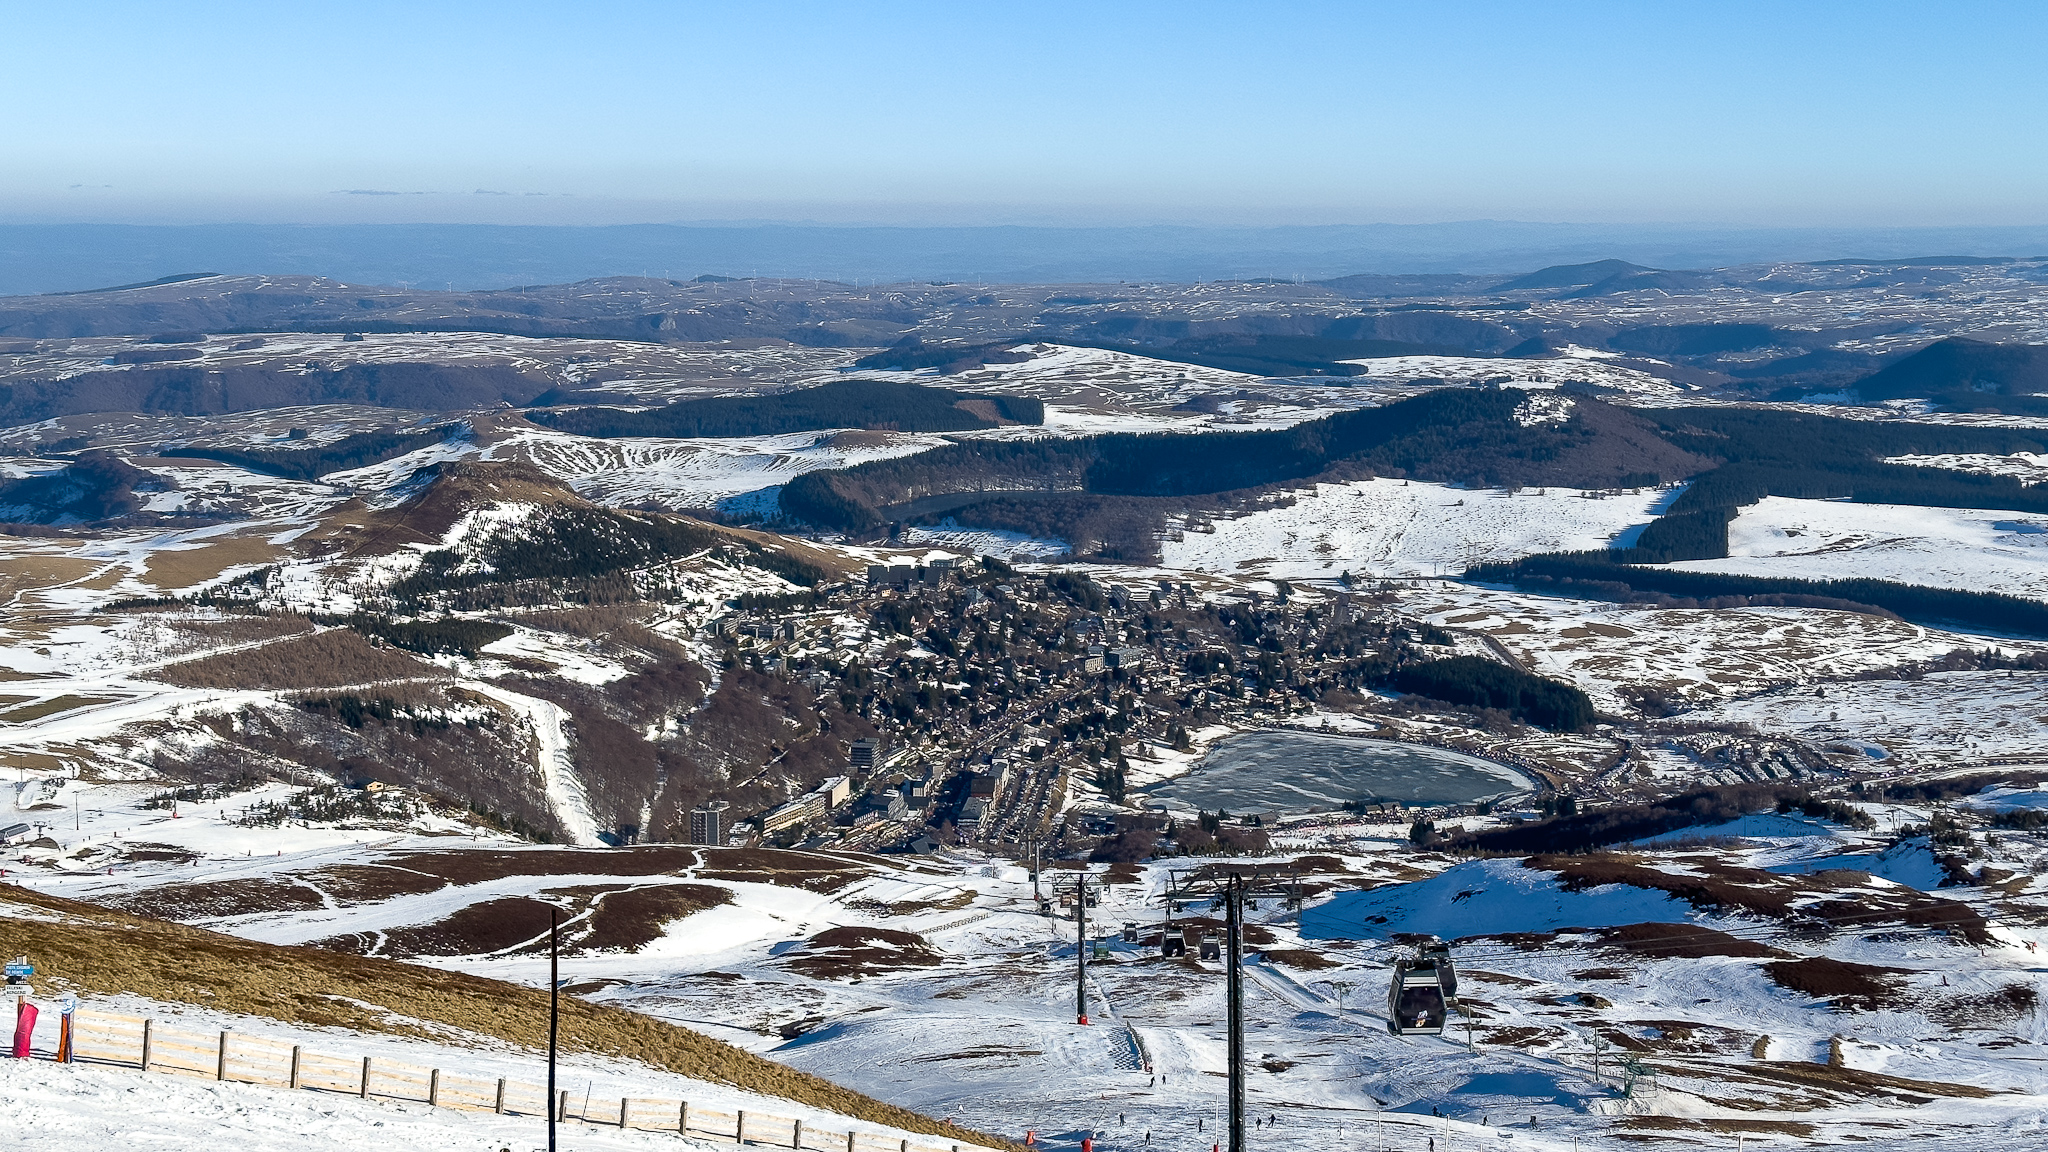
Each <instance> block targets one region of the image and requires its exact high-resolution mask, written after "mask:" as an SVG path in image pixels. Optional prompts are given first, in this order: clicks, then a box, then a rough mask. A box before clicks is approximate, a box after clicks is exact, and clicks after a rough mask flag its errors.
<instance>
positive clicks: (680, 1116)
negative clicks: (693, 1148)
mask: <svg viewBox="0 0 2048 1152" xmlns="http://www.w3.org/2000/svg"><path fill="white" fill-rule="evenodd" d="M689 1134H690V1102H689V1101H688V1100H685V1101H683V1102H682V1103H681V1104H680V1105H678V1106H677V1108H676V1135H678V1136H688V1135H689Z"/></svg>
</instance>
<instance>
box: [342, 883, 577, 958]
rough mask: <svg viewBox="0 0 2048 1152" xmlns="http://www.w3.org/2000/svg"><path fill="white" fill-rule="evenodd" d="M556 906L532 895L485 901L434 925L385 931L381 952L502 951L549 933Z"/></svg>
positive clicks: (400, 954)
mask: <svg viewBox="0 0 2048 1152" xmlns="http://www.w3.org/2000/svg"><path fill="white" fill-rule="evenodd" d="M559 911H560V909H558V908H557V907H556V906H555V905H553V904H550V903H548V902H547V901H545V900H535V899H533V898H532V897H529V896H506V897H503V898H501V899H497V900H482V901H479V902H477V903H475V904H471V905H470V906H468V907H467V908H463V909H461V910H459V911H457V912H455V913H453V914H451V915H449V916H447V917H445V918H444V919H442V920H440V921H437V922H435V923H433V924H419V925H413V926H411V927H406V928H393V929H391V930H389V931H387V932H385V933H384V947H383V948H381V949H379V952H380V953H381V954H382V955H385V956H390V957H394V958H397V959H407V958H409V957H413V956H479V955H482V954H484V953H487V952H502V951H504V950H505V949H507V948H512V947H515V946H517V945H520V944H524V943H526V942H527V941H529V940H532V939H534V938H535V937H537V936H545V935H547V931H548V925H549V924H550V923H551V921H552V917H553V916H554V915H555V914H556V913H558V912H559Z"/></svg>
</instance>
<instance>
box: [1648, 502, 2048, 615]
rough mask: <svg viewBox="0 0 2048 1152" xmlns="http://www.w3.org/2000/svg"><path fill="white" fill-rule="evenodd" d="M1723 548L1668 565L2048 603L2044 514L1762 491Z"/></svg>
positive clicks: (2047, 518) (2047, 532)
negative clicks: (1724, 552) (1716, 555)
mask: <svg viewBox="0 0 2048 1152" xmlns="http://www.w3.org/2000/svg"><path fill="white" fill-rule="evenodd" d="M1728 552H1729V554H1728V556H1727V557H1726V558H1725V559H1720V560H1687V561H1682V562H1679V563H1677V564H1674V565H1672V567H1675V568H1689V569H1692V570H1694V571H1700V572H1736V573H1741V574H1743V575H1749V576H1788V577H1794V578H1798V579H1806V580H1848V579H1871V580H1895V581H1898V582H1900V583H1904V584H1926V585H1931V586H1933V587H1937V588H1962V589H1967V590H1971V591H1999V592H2006V593H2010V594H2012V595H2015V596H2027V597H2031V598H2033V599H2048V516H2042V515H2039V514H2034V513H2024V512H2001V511H1995V510H1984V509H1971V508H1918V507H1910V506H1905V505H1896V504H1850V503H1846V502H1837V501H1833V500H1793V499H1788V498H1785V497H1780V496H1769V497H1766V498H1764V499H1763V500H1761V501H1759V502H1757V503H1755V504H1752V505H1750V506H1748V507H1746V508H1744V509H1742V510H1741V512H1740V513H1738V514H1737V515H1736V517H1735V521H1734V523H1732V524H1730V525H1729V526H1728Z"/></svg>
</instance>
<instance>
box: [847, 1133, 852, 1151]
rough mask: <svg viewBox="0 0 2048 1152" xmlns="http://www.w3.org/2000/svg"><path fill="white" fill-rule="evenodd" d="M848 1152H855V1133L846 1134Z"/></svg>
mask: <svg viewBox="0 0 2048 1152" xmlns="http://www.w3.org/2000/svg"><path fill="white" fill-rule="evenodd" d="M846 1152H853V1133H851V1132H848V1133H847V1134H846Z"/></svg>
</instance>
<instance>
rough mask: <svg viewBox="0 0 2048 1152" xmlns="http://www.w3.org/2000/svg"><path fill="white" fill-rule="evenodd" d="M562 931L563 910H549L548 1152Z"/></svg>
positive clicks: (559, 1011)
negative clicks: (558, 941) (559, 944)
mask: <svg viewBox="0 0 2048 1152" xmlns="http://www.w3.org/2000/svg"><path fill="white" fill-rule="evenodd" d="M561 930H562V911H561V909H559V908H550V909H548V1100H547V1110H548V1152H555V1038H556V1037H557V1036H558V1035H559V1034H560V1031H561V1025H562V975H561V950H560V948H559V947H558V946H557V940H556V938H557V937H558V936H560V934H561Z"/></svg>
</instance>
